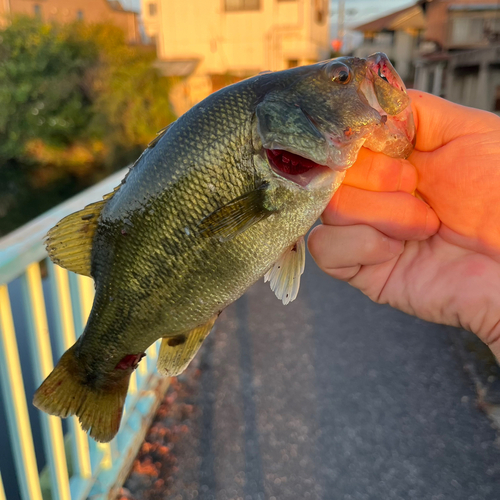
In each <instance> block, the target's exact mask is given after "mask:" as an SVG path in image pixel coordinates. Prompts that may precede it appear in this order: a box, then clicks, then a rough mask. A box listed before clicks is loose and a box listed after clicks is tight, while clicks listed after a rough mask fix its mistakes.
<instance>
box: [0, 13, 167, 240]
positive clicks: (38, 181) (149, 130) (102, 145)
mask: <svg viewBox="0 0 500 500" xmlns="http://www.w3.org/2000/svg"><path fill="white" fill-rule="evenodd" d="M154 60H155V54H154V53H153V52H150V51H147V50H145V49H144V48H140V47H131V46H128V45H126V43H125V41H124V34H123V32H122V31H121V30H120V29H119V28H117V27H115V26H112V25H107V24H103V25H86V24H84V23H75V24H71V25H54V24H44V23H43V22H41V21H40V20H38V19H33V18H17V19H14V20H13V21H12V23H11V24H10V26H8V27H7V28H6V29H5V30H4V31H0V197H1V198H2V199H1V200H0V234H2V233H5V232H6V231H7V230H11V229H13V226H15V225H18V224H20V223H24V222H26V221H27V220H29V218H31V217H33V216H35V215H37V210H38V209H37V208H36V207H39V209H40V211H41V210H46V209H48V208H50V206H52V205H54V204H56V203H59V202H60V201H62V200H63V199H64V198H65V197H68V196H72V195H73V194H75V193H76V192H78V190H80V189H82V188H84V187H86V186H88V185H90V184H92V183H93V182H95V181H96V180H98V179H99V178H102V177H104V176H105V175H106V174H107V173H109V172H111V171H114V170H117V169H119V168H122V167H124V166H125V165H127V164H128V163H131V162H132V161H134V160H135V158H137V156H138V155H139V154H140V152H141V151H142V150H143V149H144V147H145V146H146V145H147V144H148V143H149V141H151V139H153V138H154V137H155V134H156V132H157V131H158V130H160V129H162V128H163V127H165V126H166V125H168V124H169V123H170V122H172V121H173V120H174V119H175V116H174V115H173V112H172V108H171V106H170V102H169V89H170V82H169V80H168V79H166V78H164V77H162V76H161V75H159V73H158V71H157V70H156V69H155V68H154V67H153V62H154ZM27 200H31V203H30V208H29V210H28V209H27V207H24V206H23V205H24V204H26V201H27Z"/></svg>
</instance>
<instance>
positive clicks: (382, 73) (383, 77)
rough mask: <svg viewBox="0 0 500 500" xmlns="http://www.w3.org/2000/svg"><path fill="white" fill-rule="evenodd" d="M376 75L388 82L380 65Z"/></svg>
mask: <svg viewBox="0 0 500 500" xmlns="http://www.w3.org/2000/svg"><path fill="white" fill-rule="evenodd" d="M378 76H380V78H382V80H385V81H386V82H387V83H389V80H388V79H387V77H386V76H385V75H384V72H383V71H382V68H380V67H379V68H378Z"/></svg>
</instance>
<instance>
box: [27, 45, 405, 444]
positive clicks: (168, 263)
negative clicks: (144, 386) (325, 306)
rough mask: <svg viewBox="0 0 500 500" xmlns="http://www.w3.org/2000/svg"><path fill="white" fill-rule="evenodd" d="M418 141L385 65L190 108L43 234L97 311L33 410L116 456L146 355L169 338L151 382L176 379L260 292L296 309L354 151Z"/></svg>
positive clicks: (234, 91) (319, 72)
mask: <svg viewBox="0 0 500 500" xmlns="http://www.w3.org/2000/svg"><path fill="white" fill-rule="evenodd" d="M413 139H414V125H413V118H412V112H411V106H410V99H409V97H408V95H407V93H406V89H405V86H404V84H403V82H402V81H401V79H400V77H399V76H398V74H397V73H396V71H395V69H394V68H393V67H392V65H391V63H390V61H389V59H388V58H387V56H386V55H385V54H382V53H377V54H374V55H372V56H370V57H367V58H366V59H362V58H357V57H341V58H337V59H332V60H328V61H323V62H319V63H316V64H312V65H309V66H302V67H297V68H293V69H288V70H284V71H278V72H266V73H262V74H259V75H257V76H254V77H252V78H249V79H246V80H243V81H241V82H238V83H236V84H233V85H231V86H228V87H225V88H223V89H221V90H220V91H218V92H216V93H214V94H212V95H210V96H209V97H207V98H206V99H204V100H203V101H201V102H200V103H198V104H197V105H195V106H194V107H193V108H191V109H190V110H189V111H188V112H187V113H185V114H184V115H182V116H181V117H179V118H178V119H177V120H176V121H175V122H174V123H172V124H171V125H169V126H168V127H166V128H165V129H163V130H162V131H161V132H160V133H159V134H158V135H157V137H156V138H155V139H154V140H153V141H152V142H151V143H150V144H149V146H148V147H147V149H146V150H145V151H144V152H143V153H142V155H141V156H140V157H139V159H138V160H137V161H136V163H135V164H134V165H133V167H132V168H131V169H130V170H129V171H128V172H127V175H126V176H125V178H124V179H123V180H122V182H121V184H120V185H119V186H118V187H117V188H116V189H115V190H114V191H113V192H112V193H109V194H108V195H106V196H105V197H104V198H103V199H102V200H101V201H98V202H96V203H93V204H91V205H88V206H86V207H85V208H83V209H82V210H80V211H79V212H76V213H74V214H71V215H69V216H67V217H66V218H64V219H62V220H61V221H60V222H59V223H58V224H57V225H56V226H55V227H54V228H52V229H51V230H50V231H49V233H48V235H47V237H46V242H45V243H46V248H47V251H48V254H49V256H50V258H51V260H52V261H53V262H54V263H55V264H58V265H60V266H62V267H63V268H66V269H68V270H70V271H73V272H75V273H78V274H81V275H85V276H90V277H92V278H93V279H94V285H95V298H94V302H93V306H92V310H91V313H90V315H89V319H88V322H87V324H86V327H85V329H84V332H83V334H82V335H81V336H80V337H79V338H78V340H77V341H76V343H75V344H74V345H73V346H72V347H71V348H69V349H68V350H67V351H66V352H65V353H64V354H63V356H62V357H61V359H60V360H59V362H58V364H57V365H56V367H55V368H54V370H53V371H52V372H51V373H50V374H49V375H48V377H47V378H46V379H45V380H44V382H43V383H42V384H41V386H40V387H39V388H38V390H37V391H36V393H35V395H34V399H33V402H34V405H35V406H36V407H37V408H39V409H40V410H43V411H45V412H47V413H49V414H52V415H57V416H60V417H67V416H70V415H76V416H77V417H78V419H79V421H80V424H81V426H82V428H83V429H84V430H85V431H88V432H89V434H90V436H91V437H92V438H94V439H95V440H96V441H100V442H108V441H110V440H111V439H112V438H113V437H114V436H115V435H116V433H117V432H118V430H119V426H120V420H121V416H122V412H123V405H124V401H125V397H126V394H127V389H128V384H129V379H130V375H131V374H132V372H133V370H134V369H135V368H136V367H137V365H138V364H139V362H140V360H141V359H142V358H143V357H144V355H145V351H146V349H147V348H148V346H150V345H151V344H152V343H154V342H155V341H156V340H158V339H162V340H161V347H160V350H159V355H158V361H157V367H158V371H159V372H160V373H161V374H163V375H167V376H175V375H178V374H180V373H182V371H183V370H184V369H185V368H186V366H187V365H188V364H189V362H190V361H191V360H192V359H193V357H194V356H195V355H196V353H197V351H198V349H199V348H200V346H201V345H202V343H203V341H204V339H205V338H206V337H207V335H208V334H209V333H210V331H211V329H212V327H213V325H214V323H215V321H216V319H217V317H218V316H219V314H220V313H221V311H222V310H224V308H225V307H226V306H228V305H229V304H231V303H232V302H234V301H235V300H236V299H238V298H239V297H240V296H241V295H242V294H243V293H244V292H245V290H247V288H249V287H250V286H251V285H252V284H253V283H255V282H256V281H257V280H258V279H260V278H262V277H264V278H265V280H266V281H269V282H270V286H271V289H272V290H273V291H274V293H275V295H276V296H277V297H278V299H280V300H281V301H282V302H283V303H284V304H288V303H290V302H291V301H293V300H294V299H295V298H296V297H297V294H298V291H299V286H300V276H301V275H302V273H303V271H304V262H305V252H306V250H305V240H304V236H305V235H306V233H307V231H308V230H309V229H310V228H311V226H312V225H313V224H314V223H315V221H316V220H317V219H318V217H319V216H320V215H321V213H322V212H323V210H324V209H325V207H326V206H327V204H328V202H329V201H330V199H331V198H332V196H333V194H334V192H335V190H336V189H337V188H338V187H339V185H340V184H341V182H342V180H343V177H344V175H345V171H346V169H347V168H348V167H350V166H351V165H352V164H353V163H354V161H355V160H356V157H357V154H358V152H359V149H360V148H361V147H362V146H365V147H368V148H370V149H372V150H373V151H379V152H382V153H385V154H388V155H390V156H393V157H407V156H408V155H409V154H410V152H411V151H412V148H413Z"/></svg>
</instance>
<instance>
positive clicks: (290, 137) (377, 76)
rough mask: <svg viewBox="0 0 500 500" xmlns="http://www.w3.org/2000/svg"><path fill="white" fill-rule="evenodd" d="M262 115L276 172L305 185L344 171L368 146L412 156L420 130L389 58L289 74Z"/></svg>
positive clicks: (262, 133) (344, 60)
mask: <svg viewBox="0 0 500 500" xmlns="http://www.w3.org/2000/svg"><path fill="white" fill-rule="evenodd" d="M282 73H289V75H288V77H287V78H286V79H284V80H282V81H278V85H277V87H276V88H273V89H272V90H270V91H268V92H267V93H266V94H265V96H264V97H263V99H262V100H261V102H260V103H259V105H258V106H257V109H256V117H257V132H258V136H259V139H260V142H261V144H262V147H263V149H264V150H265V153H266V156H267V159H268V162H269V164H270V166H271V168H272V169H273V170H274V171H275V172H277V173H278V174H279V175H281V176H283V177H286V178H288V179H289V180H293V181H295V182H297V183H298V184H301V185H303V186H304V185H307V184H308V183H309V182H310V181H311V179H313V178H314V177H316V176H317V173H318V172H321V171H322V170H321V168H320V169H318V168H317V167H323V170H324V168H325V167H326V168H328V169H330V170H333V171H336V172H342V171H344V170H345V169H346V168H348V167H350V166H351V165H352V164H353V163H354V162H355V160H356V158H357V155H358V152H359V150H360V148H361V147H362V146H365V147H367V148H369V149H371V150H373V151H376V152H381V153H384V154H387V155H389V156H392V157H400V158H405V157H407V156H408V155H409V154H410V153H411V151H412V149H413V140H414V135H415V128H414V124H413V117H412V111H411V106H410V98H409V96H408V94H407V93H406V89H405V86H404V84H403V82H402V80H401V78H400V77H399V75H398V74H397V73H396V71H395V69H394V68H393V66H392V64H391V63H390V61H389V59H388V57H387V56H386V55H385V54H382V53H377V54H373V55H372V56H370V57H367V58H366V59H361V58H358V57H340V58H337V59H332V60H329V61H324V62H321V63H317V64H315V65H311V66H306V67H302V68H294V69H293V70H288V71H287V72H282Z"/></svg>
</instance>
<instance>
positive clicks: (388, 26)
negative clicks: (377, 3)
mask: <svg viewBox="0 0 500 500" xmlns="http://www.w3.org/2000/svg"><path fill="white" fill-rule="evenodd" d="M424 27H425V19H424V13H423V11H422V7H421V6H420V5H412V6H410V7H406V9H402V10H398V11H396V12H393V13H392V14H388V15H387V16H383V17H379V18H378V19H374V20H373V21H370V22H369V23H365V24H361V25H360V26H356V27H355V28H353V30H355V31H362V32H364V33H366V32H370V31H383V30H386V31H397V30H403V29H406V28H414V29H424Z"/></svg>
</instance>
